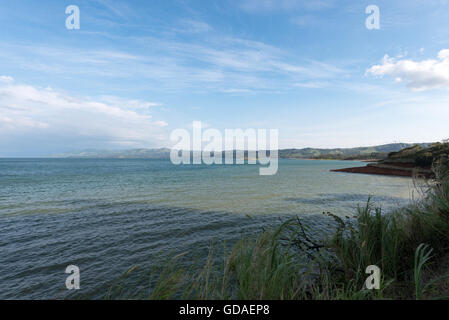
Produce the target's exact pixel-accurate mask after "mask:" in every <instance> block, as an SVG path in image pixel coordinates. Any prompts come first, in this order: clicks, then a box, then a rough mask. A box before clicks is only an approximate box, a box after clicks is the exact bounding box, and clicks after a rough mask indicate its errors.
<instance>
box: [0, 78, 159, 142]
mask: <svg viewBox="0 0 449 320" xmlns="http://www.w3.org/2000/svg"><path fill="white" fill-rule="evenodd" d="M155 105H158V104H155V103H152V102H145V101H140V100H126V99H123V98H117V97H101V98H99V99H92V98H78V97H73V96H70V95H68V94H65V93H62V92H59V91H56V90H54V89H52V88H45V89H43V88H38V87H34V86H30V85H21V84H4V85H0V136H1V137H2V139H1V141H0V148H2V149H3V148H8V147H10V146H12V145H14V144H15V142H20V143H23V142H24V141H27V142H29V143H31V142H33V141H36V143H37V141H44V143H45V144H47V145H46V147H48V148H49V149H52V150H60V151H66V150H67V149H69V150H70V149H76V148H92V147H95V148H101V147H106V148H114V147H115V148H116V147H121V146H126V147H153V146H160V145H164V144H165V142H166V140H165V139H166V136H167V135H166V132H165V131H163V130H162V127H165V126H167V123H166V122H164V121H161V120H157V121H154V120H153V119H152V116H151V115H150V114H149V113H148V110H147V109H148V108H151V107H154V106H155ZM70 143H75V144H76V146H71V145H68V144H70ZM48 144H52V145H51V146H49V145H48ZM3 151H4V150H3Z"/></svg>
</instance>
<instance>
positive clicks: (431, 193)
mask: <svg viewBox="0 0 449 320" xmlns="http://www.w3.org/2000/svg"><path fill="white" fill-rule="evenodd" d="M434 171H435V179H433V180H430V181H426V182H421V183H420V185H419V186H418V188H419V189H420V190H421V192H422V196H421V197H420V199H418V200H414V202H413V204H411V205H409V206H407V207H404V208H400V209H397V210H395V211H393V212H388V213H384V212H382V210H381V209H380V208H376V207H375V206H374V205H373V204H372V203H371V202H370V201H368V203H367V204H366V205H365V206H363V207H360V208H359V209H358V212H357V214H356V216H355V217H347V218H340V217H337V216H334V215H332V214H331V213H326V217H327V218H329V219H330V220H331V221H333V223H332V225H333V233H332V234H331V235H330V236H329V237H328V238H326V239H315V238H313V237H312V236H311V232H310V230H309V229H308V227H307V225H305V224H304V223H303V222H302V221H301V220H300V219H298V218H295V219H291V220H288V221H286V222H284V223H283V224H282V225H280V226H278V227H277V228H275V229H271V230H266V231H264V232H262V233H261V234H259V235H257V236H254V237H250V238H246V239H242V240H241V241H239V242H238V243H237V244H236V245H235V246H234V247H233V248H232V249H231V250H230V251H226V250H225V252H224V253H220V256H221V255H222V256H223V257H222V259H221V261H222V262H221V263H217V262H216V261H217V260H216V259H214V257H216V255H217V253H216V252H214V251H213V250H211V251H210V254H209V257H208V259H207V261H206V263H204V265H203V266H202V267H201V268H199V269H198V268H186V267H182V263H181V262H182V259H183V255H178V256H171V257H169V258H167V259H166V261H165V262H164V263H161V267H160V268H159V269H158V270H154V272H153V274H154V275H155V276H154V277H152V278H151V279H150V283H151V285H150V288H148V287H147V288H146V289H141V290H138V289H135V290H134V288H130V287H127V286H126V276H127V275H124V278H123V279H122V280H121V281H120V283H119V284H117V285H115V286H113V287H112V288H111V290H110V292H109V293H108V295H107V296H106V298H111V299H114V298H120V299H123V298H126V299H444V298H447V297H449V279H448V277H449V160H448V159H447V158H441V159H439V160H438V161H435V163H434ZM369 265H376V266H378V267H379V268H380V270H381V283H380V289H379V290H368V289H366V286H365V281H366V279H367V277H368V276H369V274H366V273H365V271H366V267H367V266H369ZM197 267H198V266H197ZM198 270H200V271H198ZM129 273H132V270H130V271H129V272H128V274H129ZM147 281H148V279H147Z"/></svg>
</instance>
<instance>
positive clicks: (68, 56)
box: [0, 0, 449, 156]
mask: <svg viewBox="0 0 449 320" xmlns="http://www.w3.org/2000/svg"><path fill="white" fill-rule="evenodd" d="M371 4H374V5H377V6H378V7H379V8H380V29H379V30H368V29H367V28H366V26H365V20H366V18H367V17H368V15H367V14H366V13H365V8H366V7H367V6H368V5H371ZM68 5H77V6H78V7H79V9H80V17H81V19H80V23H81V25H80V29H79V30H67V29H66V27H65V20H66V18H67V15H66V13H65V9H66V7H67V6H68ZM448 89H449V1H446V0H427V1H424V0H423V1H418V0H411V1H395V0H388V1H384V0H370V1H337V0H328V1H325V0H316V1H312V0H310V1H305V0H297V1H294V0H277V1H274V0H240V1H237V0H235V1H231V0H229V1H227V0H207V1H206V0H196V1H188V0H183V1H181V0H173V1H168V0H164V1H156V0H151V1H148V0H147V1H141V0H134V1H118V0H90V1H87V0H70V1H62V0H41V1H31V0H29V1H25V0H17V1H12V2H10V3H8V5H7V6H3V7H2V9H1V10H0V156H45V155H49V154H54V153H59V152H65V151H74V150H82V149H88V148H100V149H123V148H140V147H147V148H153V147H169V146H170V145H171V144H170V141H169V139H168V138H169V134H170V132H171V131H172V130H173V129H176V128H189V127H190V126H191V123H192V121H194V120H198V121H202V122H203V123H204V124H206V125H207V126H209V127H213V128H217V129H219V130H224V129H225V128H242V129H245V128H266V129H270V128H274V129H279V139H280V140H279V145H280V147H281V148H290V147H296V148H301V147H354V146H368V145H376V144H383V143H391V142H398V141H401V142H421V141H422V142H428V141H439V140H442V139H446V138H449V126H448V125H447V123H448V122H449V121H448V120H449V90H448Z"/></svg>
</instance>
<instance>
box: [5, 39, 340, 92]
mask: <svg viewBox="0 0 449 320" xmlns="http://www.w3.org/2000/svg"><path fill="white" fill-rule="evenodd" d="M127 40H128V41H132V43H133V45H134V48H138V49H137V50H134V51H133V52H132V53H130V52H127V51H119V50H113V49H99V48H66V47H43V46H31V45H29V46H25V45H6V44H3V47H4V48H5V50H2V52H1V53H0V57H2V58H4V61H9V62H10V63H11V64H14V65H19V66H21V68H23V69H28V70H31V71H38V72H43V73H47V74H59V75H70V76H80V77H81V76H83V77H85V76H92V77H103V78H108V79H110V78H118V79H135V80H136V81H137V79H141V80H145V85H147V86H148V87H152V88H158V90H181V89H185V88H195V89H199V88H203V89H207V90H212V91H217V92H223V88H234V87H238V88H240V89H243V90H248V91H254V90H270V91H272V90H279V89H285V88H288V87H291V84H292V83H296V82H302V81H307V80H309V81H310V80H315V81H316V79H329V78H334V77H337V76H339V75H341V74H343V73H344V72H345V70H343V69H342V68H340V67H338V66H335V65H332V64H329V63H327V62H323V61H315V60H309V59H300V58H298V57H296V56H295V55H292V54H290V53H289V52H287V51H284V50H281V49H279V48H277V47H275V46H272V45H267V44H265V43H263V42H258V41H251V40H247V39H241V38H235V37H220V38H218V37H210V38H208V39H207V40H202V41H191V42H186V41H180V40H166V39H163V38H156V37H133V38H129V39H127ZM141 52H145V54H143V53H141ZM67 61H70V64H69V63H67Z"/></svg>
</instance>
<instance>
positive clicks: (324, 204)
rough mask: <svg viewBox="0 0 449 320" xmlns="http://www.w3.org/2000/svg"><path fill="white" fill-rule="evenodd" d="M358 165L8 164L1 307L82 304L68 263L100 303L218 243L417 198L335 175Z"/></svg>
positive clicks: (2, 180)
mask: <svg viewBox="0 0 449 320" xmlns="http://www.w3.org/2000/svg"><path fill="white" fill-rule="evenodd" d="M357 165H363V164H362V163H359V162H344V161H308V160H280V163H279V170H278V173H277V175H275V176H259V174H258V167H257V166H253V165H241V166H236V165H233V166H206V165H197V166H193V165H191V166H174V165H172V164H171V163H170V162H169V161H165V160H144V159H135V160H128V159H108V160H104V159H81V160H80V159H0V252H1V253H0V255H1V256H0V298H3V299H11V298H31V299H46V298H66V297H73V295H74V293H73V292H71V293H70V295H69V292H68V290H66V289H65V279H66V276H67V275H66V274H65V273H64V270H65V268H66V266H68V265H70V264H75V265H77V266H79V267H80V270H81V290H79V291H78V292H76V294H77V295H82V297H89V298H101V297H102V296H103V295H104V294H105V292H106V290H107V288H108V287H109V286H110V284H111V281H112V280H114V279H116V278H117V277H119V276H120V275H121V274H122V273H123V272H124V271H126V270H127V269H128V268H129V267H131V266H134V265H137V264H138V265H139V268H138V270H137V271H136V272H137V273H138V272H140V271H139V270H148V269H149V268H150V267H151V266H152V265H155V264H157V262H156V260H155V259H156V256H157V255H164V254H167V253H168V252H171V251H172V252H184V251H188V252H191V253H192V252H195V254H198V255H205V254H206V253H207V250H208V246H209V244H210V241H211V239H215V242H216V243H220V244H221V243H222V242H223V241H226V242H227V243H229V244H230V243H232V242H233V241H235V240H237V239H239V238H240V237H241V236H242V235H244V234H251V233H255V232H258V231H259V230H261V228H262V227H267V226H269V225H273V224H276V223H279V219H286V218H287V217H291V216H294V215H299V216H301V217H302V218H304V219H307V221H308V223H309V224H310V225H311V226H312V227H313V229H314V231H315V232H316V233H318V234H323V235H325V234H326V233H327V232H328V229H327V220H326V219H324V217H323V215H322V214H321V213H322V212H323V211H330V212H332V213H334V214H338V215H345V216H346V215H351V214H353V213H354V212H355V208H356V207H357V205H359V204H363V203H365V202H366V201H367V199H368V197H369V196H372V198H373V200H374V201H375V202H376V203H377V204H379V205H382V207H384V208H385V209H389V208H393V207H397V206H400V205H404V204H406V203H407V202H408V201H409V200H410V199H411V197H413V189H412V187H413V184H412V181H411V180H410V179H407V178H398V177H385V176H373V175H357V174H348V173H334V172H330V171H329V170H330V169H338V168H344V167H348V166H357ZM248 216H250V217H251V218H250V217H248Z"/></svg>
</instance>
